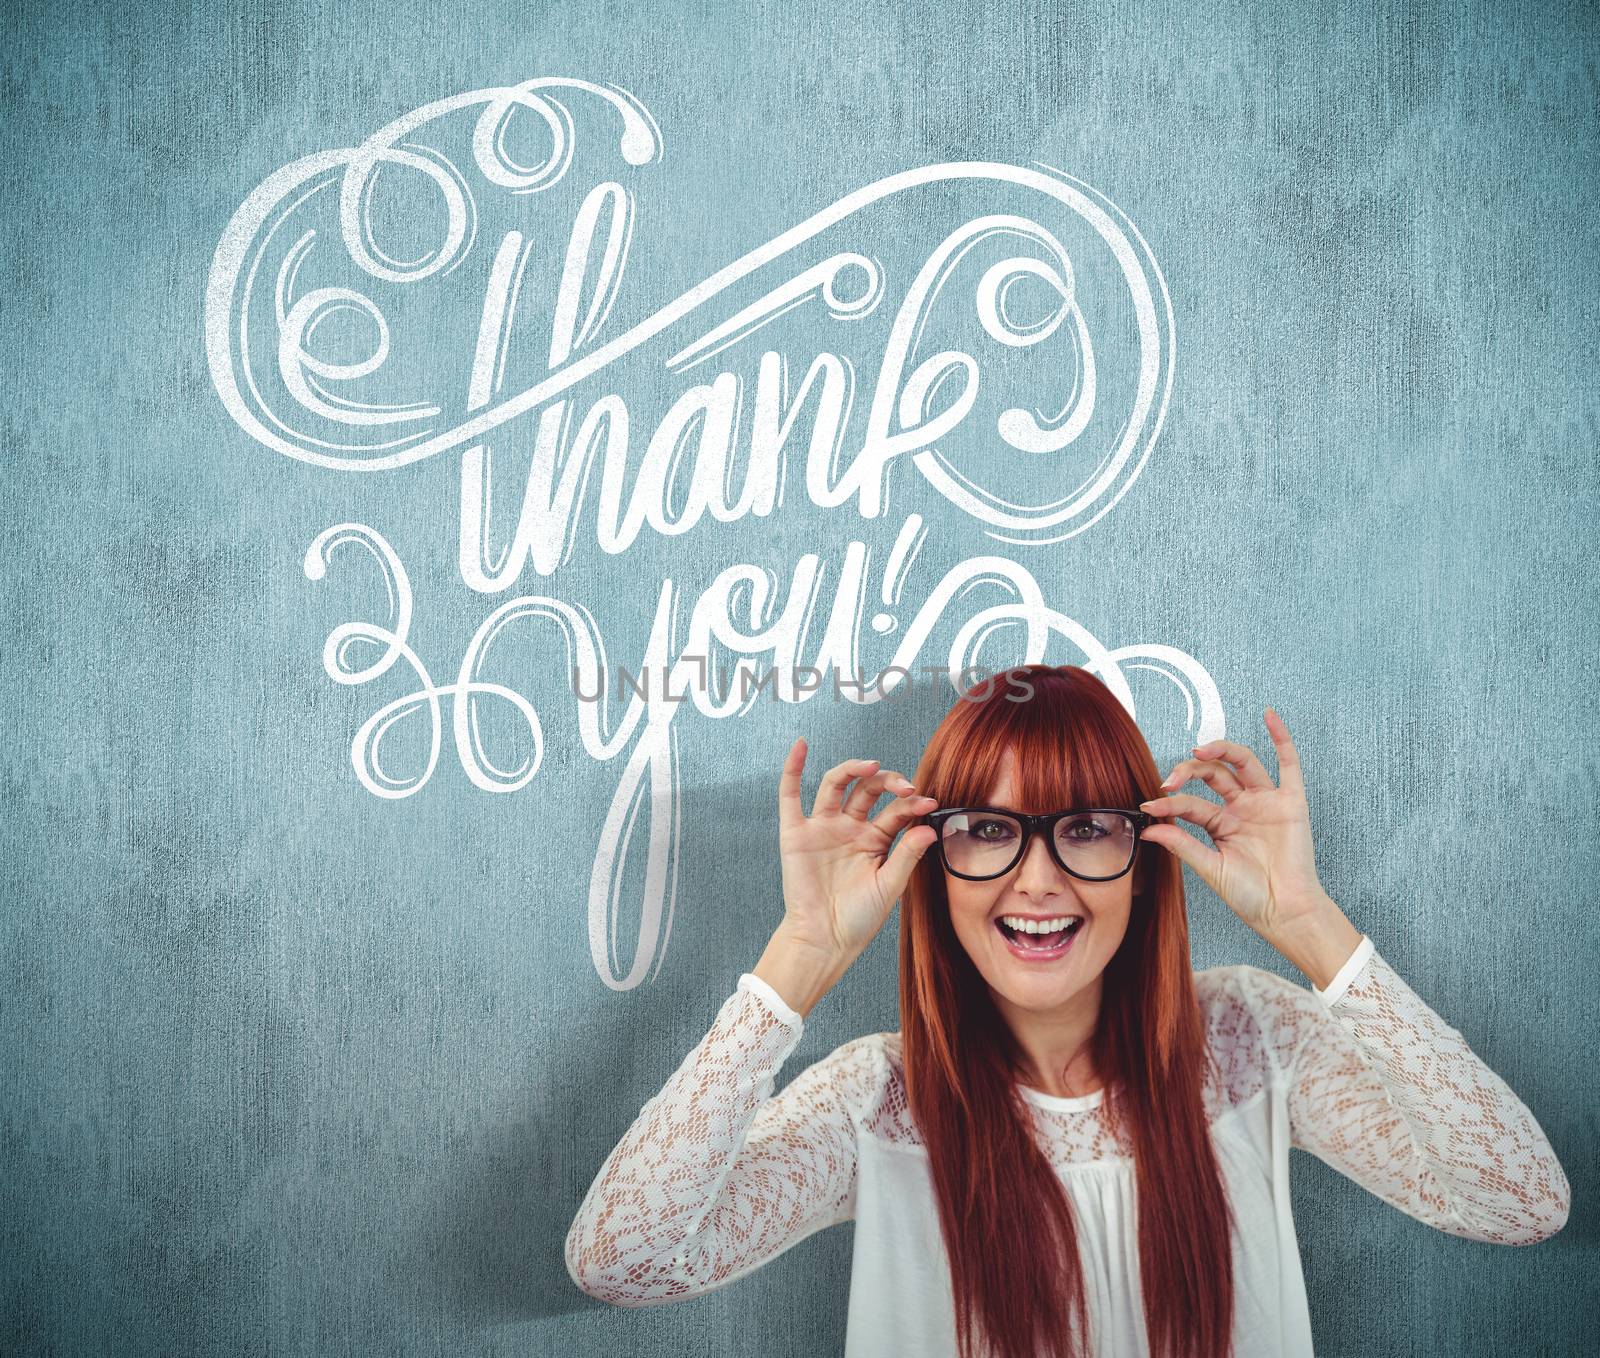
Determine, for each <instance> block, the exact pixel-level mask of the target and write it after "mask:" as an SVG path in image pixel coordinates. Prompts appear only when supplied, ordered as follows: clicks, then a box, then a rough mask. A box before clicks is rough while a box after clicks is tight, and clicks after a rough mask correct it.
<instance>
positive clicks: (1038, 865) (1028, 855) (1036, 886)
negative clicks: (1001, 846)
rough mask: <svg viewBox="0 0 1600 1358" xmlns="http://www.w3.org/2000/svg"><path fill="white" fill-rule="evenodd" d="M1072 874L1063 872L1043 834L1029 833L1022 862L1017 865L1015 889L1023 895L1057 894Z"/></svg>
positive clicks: (1070, 878)
mask: <svg viewBox="0 0 1600 1358" xmlns="http://www.w3.org/2000/svg"><path fill="white" fill-rule="evenodd" d="M1071 880H1072V874H1071V873H1068V872H1063V871H1062V870H1061V866H1060V864H1058V863H1057V862H1056V860H1055V858H1054V857H1053V856H1052V855H1051V853H1050V845H1049V844H1048V843H1046V842H1045V837H1044V836H1043V835H1030V836H1029V837H1028V847H1027V849H1026V850H1025V851H1024V852H1023V855H1022V862H1021V863H1020V864H1018V866H1017V881H1016V886H1017V890H1018V891H1021V892H1022V893H1023V894H1024V895H1029V894H1039V895H1044V894H1056V895H1059V894H1060V891H1061V887H1062V883H1063V882H1070V881H1071Z"/></svg>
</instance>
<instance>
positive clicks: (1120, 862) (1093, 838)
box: [921, 806, 1156, 882]
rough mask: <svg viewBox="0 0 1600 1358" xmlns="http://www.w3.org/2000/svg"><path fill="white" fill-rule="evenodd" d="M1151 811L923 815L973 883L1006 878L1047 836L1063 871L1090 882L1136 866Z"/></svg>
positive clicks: (954, 810) (970, 810)
mask: <svg viewBox="0 0 1600 1358" xmlns="http://www.w3.org/2000/svg"><path fill="white" fill-rule="evenodd" d="M1155 819H1156V818H1155V817H1154V816H1152V815H1150V814H1149V813H1148V812H1146V811H1129V810H1127V809H1126V808H1124V807H1120V806H1089V807H1075V808H1073V809H1072V810H1069V811H1052V812H1050V813H1049V814H1048V815H1041V816H1032V815H1029V814H1028V813H1027V812H1024V811H1006V810H1003V809H1001V808H1000V807H997V806H955V807H941V808H940V809H939V810H937V811H931V812H929V813H928V814H927V815H926V816H923V817H922V818H921V823H922V824H923V825H931V826H933V828H934V829H935V830H937V831H938V832H939V838H938V839H937V840H936V841H935V843H936V844H937V845H938V847H939V857H940V859H941V860H943V862H944V866H945V870H946V871H947V872H949V873H950V874H951V875H952V876H954V877H963V878H965V879H966V880H967V881H969V882H986V881H988V880H989V879H990V878H992V877H1004V876H1005V875H1006V873H1008V872H1010V871H1011V869H1012V868H1014V867H1016V866H1017V864H1018V863H1020V862H1021V861H1022V855H1023V854H1025V853H1026V852H1027V851H1028V841H1029V840H1030V839H1032V838H1033V836H1034V835H1035V834H1041V835H1043V836H1044V837H1045V843H1046V844H1048V845H1049V846H1050V856H1051V857H1052V858H1054V859H1055V860H1056V863H1057V864H1058V865H1059V866H1060V867H1061V869H1062V871H1063V872H1066V873H1068V874H1069V875H1071V876H1073V877H1076V878H1078V879H1079V880H1080V881H1085V882H1109V881H1113V880H1114V879H1116V878H1118V877H1121V876H1122V875H1123V873H1125V872H1127V871H1128V869H1129V868H1131V867H1132V866H1133V856H1134V853H1135V852H1136V851H1137V849H1138V847H1139V836H1140V834H1141V833H1143V831H1144V830H1145V828H1146V827H1147V826H1149V825H1151V824H1153V823H1154V822H1155Z"/></svg>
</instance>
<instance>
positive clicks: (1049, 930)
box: [994, 915, 1084, 962]
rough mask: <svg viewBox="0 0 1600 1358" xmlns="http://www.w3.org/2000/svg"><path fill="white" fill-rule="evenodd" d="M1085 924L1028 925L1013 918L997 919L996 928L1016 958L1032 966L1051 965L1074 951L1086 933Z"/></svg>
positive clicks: (1075, 920) (1064, 921)
mask: <svg viewBox="0 0 1600 1358" xmlns="http://www.w3.org/2000/svg"><path fill="white" fill-rule="evenodd" d="M1008 919H1009V920H1010V921H1011V922H1010V923H1007V920H1008ZM1083 924H1084V921H1083V920H1082V918H1080V917H1073V918H1065V919H1059V920H1048V921H1034V920H1029V921H1024V920H1021V919H1019V918H1018V917H1017V916H1015V915H1012V916H1001V917H1000V918H998V919H996V920H995V922H994V927H995V928H996V929H997V930H998V931H999V933H1000V936H1001V937H1002V938H1003V939H1005V941H1006V946H1007V947H1008V948H1010V949H1011V951H1012V952H1013V953H1014V954H1015V955H1016V956H1018V957H1021V958H1023V959H1025V960H1026V961H1029V962H1051V961H1054V960H1055V959H1056V958H1058V957H1065V956H1066V955H1067V953H1068V952H1070V951H1071V950H1072V944H1073V940H1074V939H1076V938H1077V936H1078V935H1079V934H1080V933H1081V932H1083ZM1063 926H1064V927H1063ZM1034 930H1038V931H1039V932H1034Z"/></svg>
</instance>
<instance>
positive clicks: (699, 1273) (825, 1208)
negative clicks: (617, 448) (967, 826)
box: [566, 740, 934, 1306]
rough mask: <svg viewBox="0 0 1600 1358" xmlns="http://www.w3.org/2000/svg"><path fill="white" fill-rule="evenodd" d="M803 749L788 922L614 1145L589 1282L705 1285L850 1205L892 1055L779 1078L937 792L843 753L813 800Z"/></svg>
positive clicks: (921, 830)
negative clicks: (776, 1088) (805, 784)
mask: <svg viewBox="0 0 1600 1358" xmlns="http://www.w3.org/2000/svg"><path fill="white" fill-rule="evenodd" d="M805 759H806V744H805V741H804V740H796V741H795V742H794V743H793V744H792V745H791V746H790V747H789V753H788V755H787V756H786V757H785V759H784V765H783V772H782V775H781V777H780V779H779V783H778V815H779V849H780V853H781V857H782V866H783V899H784V914H783V919H782V921H781V922H780V924H779V925H778V927H777V929H776V930H775V931H774V933H773V936H772V939H771V941H770V942H769V943H768V945H767V949H766V951H765V952H764V953H763V954H762V956H761V959H760V961H758V962H757V963H756V966H755V969H754V971H750V972H746V973H745V974H744V975H743V976H741V977H740V978H739V984H738V987H737V988H736V989H735V991H734V993H733V994H732V995H730V996H729V997H728V998H727V1000H726V1001H725V1002H724V1003H723V1006H722V1008H721V1010H720V1011H719V1012H718V1014H717V1018H716V1022H715V1023H713V1024H712V1025H711V1031H710V1032H708V1033H707V1034H706V1035H705V1037H703V1038H702V1039H701V1040H700V1042H699V1044H698V1045H697V1046H696V1047H695V1049H694V1050H693V1051H692V1052H690V1053H689V1055H688V1056H687V1057H685V1058H684V1061H683V1064H682V1065H680V1066H679V1067H678V1069H677V1071H676V1072H674V1074H673V1076H672V1078H671V1079H670V1080H668V1081H667V1084H666V1087H665V1088H664V1089H662V1091H661V1092H660V1093H659V1094H657V1095H656V1096H655V1097H654V1098H653V1099H651V1100H650V1101H649V1102H648V1103H647V1104H645V1106H644V1108H643V1109H641V1110H640V1113H639V1116H638V1118H637V1119H635V1121H634V1123H633V1126H632V1127H630V1128H629V1129H628V1132H627V1134H626V1135H625V1136H624V1137H623V1138H622V1141H621V1142H620V1143H619V1144H618V1145H617V1147H616V1148H615V1149H614V1150H613V1151H612V1152H611V1154H610V1155H609V1156H608V1157H607V1159H606V1162H605V1164H604V1165H602V1166H601V1168H600V1173H599V1174H598V1176H596V1178H595V1181H594V1183H593V1184H592V1185H591V1186H590V1188H589V1192H588V1194H587V1195H586V1196H585V1198H584V1200H583V1205H582V1206H581V1207H580V1208H579V1210H578V1216H577V1219H576V1220H575V1221H574V1222H573V1223H572V1229H571V1230H570V1231H569V1232H568V1234H567V1246H566V1255H567V1271H568V1272H569V1273H570V1274H571V1275H572V1280H573V1281H574V1282H575V1283H577V1284H578V1286H579V1287H581V1288H582V1289H583V1290H584V1291H585V1292H587V1293H589V1294H590V1295H591V1296H595V1297H600V1298H601V1299H603V1300H605V1301H611V1302H616V1303H618V1304H620V1305H624V1306H648V1305H652V1304H654V1303H657V1302H664V1301H676V1300H677V1299H679V1298H681V1297H692V1296H695V1295H697V1294H699V1293H701V1292H708V1291H710V1290H711V1289H712V1288H715V1287H720V1286H722V1285H723V1284H725V1283H730V1282H732V1281H733V1280H734V1279H736V1278H740V1277H743V1276H744V1275H745V1274H746V1273H749V1272H751V1271H752V1270H753V1269H755V1268H758V1267H759V1266H760V1265H761V1264H763V1263H765V1262H766V1261H767V1260H768V1259H771V1258H772V1257H773V1256H774V1255H777V1254H781V1253H782V1252H783V1251H784V1250H786V1249H788V1248H789V1246H791V1245H793V1244H795V1243H796V1242H797V1241H799V1240H801V1239H803V1238H804V1237H806V1236H807V1235H810V1234H811V1233H812V1232H813V1231H818V1230H821V1229H822V1228H823V1227H824V1226H828V1225H832V1224H833V1223H834V1222H838V1221H845V1220H848V1219H849V1218H850V1216H851V1214H852V1213H853V1212H854V1210H855V1174H856V1123H855V1120H854V1116H853V1114H854V1113H855V1112H856V1110H862V1111H865V1110H866V1109H868V1108H869V1107H870V1106H871V1104H872V1102H873V1100H874V1098H875V1096H876V1094H877V1092H878V1091H879V1090H881V1088H882V1083H883V1080H884V1079H885V1078H886V1076H887V1071H888V1067H887V1062H886V1060H885V1059H884V1057H883V1053H882V1049H881V1047H880V1046H879V1045H878V1040H877V1038H875V1037H865V1038H858V1039H857V1040H856V1041H854V1042H849V1043H846V1044H845V1045H844V1046H842V1047H839V1048H838V1049H836V1050H835V1051H834V1052H833V1053H832V1054H831V1055H830V1056H828V1057H826V1058H825V1059H824V1060H822V1061H819V1062H817V1063H816V1064H815V1065H813V1066H810V1067H808V1068H807V1069H806V1070H804V1071H802V1072H801V1073H800V1074H799V1075H798V1076H796V1077H795V1079H794V1080H793V1081H791V1082H790V1084H789V1085H788V1087H787V1088H785V1089H784V1091H783V1092H782V1093H781V1094H779V1095H777V1096H776V1097H773V1095H772V1089H773V1077H774V1076H775V1075H776V1074H777V1071H778V1068H779V1067H780V1066H781V1065H782V1064H783V1062H784V1060H785V1059H786V1058H787V1057H788V1055H789V1053H790V1052H792V1051H793V1050H794V1048H795V1044H796V1043H797V1042H799V1040H800V1036H801V1033H802V1031H803V1029H804V1026H805V1016H806V1015H807V1014H808V1013H810V1011H811V1008H812V1006H814V1005H815V1004H816V1003H817V1001H818V1000H820V999H821V998H822V996H823V995H824V994H826V993H827V991H828V990H829V989H830V988H831V987H832V986H833V985H834V984H835V983H836V982H837V981H838V980H839V978H840V977H841V976H843V975H844V973H845V972H846V971H847V970H848V969H849V967H850V966H851V964H852V963H853V962H854V961H855V959H856V958H857V957H858V956H860V954H861V951H862V950H863V949H864V948H865V947H866V946H867V944H868V943H870V942H871V941H872V938H873V936H874V935H875V934H876V933H877V932H878V930H879V929H880V928H881V927H882V926H883V921H884V919H885V918H886V917H887V916H888V913H889V911H890V910H891V909H893V908H894V904H895V901H896V900H897V899H898V898H899V896H900V893H901V892H902V891H903V890H904V888H905V884H906V881H907V879H908V878H909V877H910V875H911V871H912V869H913V868H914V867H915V866H916V863H917V860H918V859H920V858H921V856H922V854H923V853H924V852H925V851H926V850H927V848H928V846H929V845H930V844H931V843H932V842H933V837H934V831H933V830H932V829H931V828H930V827H927V826H916V827H914V828H912V829H910V830H907V832H906V833H904V834H900V831H902V830H904V829H906V827H907V826H908V825H909V824H910V823H911V822H912V821H913V820H914V819H915V818H916V817H917V816H918V815H919V814H921V813H923V812H925V811H928V810H930V809H931V805H932V798H929V797H918V796H916V795H915V789H914V788H913V787H912V785H911V784H910V783H909V782H908V781H907V780H906V779H905V778H904V777H903V776H902V775H901V774H898V773H895V772H893V771H891V770H888V769H882V768H880V767H879V765H878V761H877V760H876V759H848V760H845V761H844V762H843V763H840V764H835V765H834V766H833V767H832V768H831V769H829V770H828V771H827V772H826V773H825V774H823V776H822V780H821V784H820V786H819V787H818V789H817V795H816V800H815V804H814V809H813V813H812V814H811V815H810V816H807V815H806V814H805V810H804V807H803V805H802V803H801V797H800V789H801V774H802V772H803V771H804V767H805ZM890 790H893V791H894V792H895V793H896V796H895V798H894V800H892V801H891V802H890V803H889V805H888V806H886V807H885V808H884V809H883V810H882V811H880V812H878V813H877V815H875V816H874V815H871V814H870V813H871V811H872V808H873V806H874V805H875V804H876V802H877V800H878V798H879V797H881V796H882V795H883V794H884V793H885V792H886V791H890ZM897 835H898V836H899V843H898V844H894V840H895V838H896V836H897ZM892 844H894V847H893V850H892V852H891V845H892Z"/></svg>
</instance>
